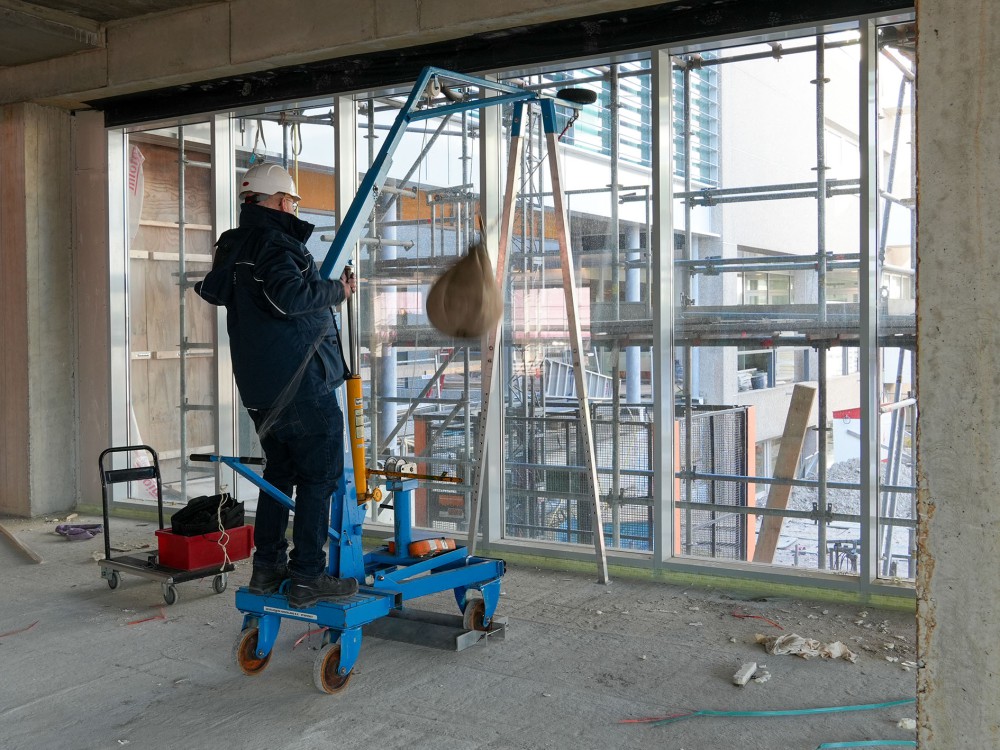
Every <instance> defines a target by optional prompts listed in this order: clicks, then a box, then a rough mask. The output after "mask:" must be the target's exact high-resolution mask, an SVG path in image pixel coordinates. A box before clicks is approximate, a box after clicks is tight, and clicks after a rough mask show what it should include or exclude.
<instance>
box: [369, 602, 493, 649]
mask: <svg viewBox="0 0 1000 750" xmlns="http://www.w3.org/2000/svg"><path fill="white" fill-rule="evenodd" d="M364 633H365V635H366V636H372V637H374V638H381V639H382V640H386V641H399V642H402V643H412V644H414V645H417V646H429V647H430V648H439V649H442V650H445V651H463V650H465V649H467V648H469V647H470V646H474V645H475V644H477V643H479V642H480V641H482V640H484V639H486V638H490V639H494V638H500V639H502V638H504V637H505V636H506V634H507V618H506V617H494V618H493V619H492V620H491V621H490V624H489V626H488V627H487V629H486V630H468V629H467V628H465V626H464V625H463V620H462V616H461V615H448V614H442V613H439V612H428V611H425V610H419V609H403V610H393V611H392V612H390V613H389V616H388V617H382V618H380V619H378V620H375V621H373V622H370V623H368V624H366V625H365V626H364Z"/></svg>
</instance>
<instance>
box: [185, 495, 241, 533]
mask: <svg viewBox="0 0 1000 750" xmlns="http://www.w3.org/2000/svg"><path fill="white" fill-rule="evenodd" d="M220 506H221V509H220ZM220 520H221V522H222V528H223V529H233V528H236V527H237V526H242V525H243V523H244V521H243V503H238V502H236V500H234V499H233V497H232V495H230V494H229V493H228V492H224V493H223V494H221V495H202V496H201V497H193V498H191V499H190V500H189V501H188V504H187V505H185V506H184V507H183V508H181V509H180V510H179V511H177V512H176V513H174V515H173V517H171V519H170V530H171V531H172V532H173V533H175V534H179V535H180V536H197V535H199V534H211V533H212V532H213V531H218V530H219V521H220Z"/></svg>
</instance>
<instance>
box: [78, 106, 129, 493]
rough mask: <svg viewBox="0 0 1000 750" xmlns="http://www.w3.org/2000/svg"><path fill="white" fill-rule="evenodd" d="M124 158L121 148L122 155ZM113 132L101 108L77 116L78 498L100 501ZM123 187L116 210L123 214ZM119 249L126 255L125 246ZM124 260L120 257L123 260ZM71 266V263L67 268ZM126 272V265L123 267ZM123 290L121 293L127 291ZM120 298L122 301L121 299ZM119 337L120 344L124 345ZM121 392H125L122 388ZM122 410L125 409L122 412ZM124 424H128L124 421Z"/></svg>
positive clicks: (106, 442) (105, 438) (106, 419)
mask: <svg viewBox="0 0 1000 750" xmlns="http://www.w3.org/2000/svg"><path fill="white" fill-rule="evenodd" d="M118 157H119V159H121V158H122V157H121V154H119V155H118ZM108 160H109V138H108V132H107V131H106V130H105V129H104V116H103V115H102V114H101V113H100V112H81V113H78V114H77V115H76V116H75V117H73V162H72V163H73V183H72V184H73V204H72V214H73V264H72V273H73V277H74V278H73V283H74V288H75V289H76V298H75V299H74V300H73V303H74V305H75V308H74V313H75V316H76V328H77V330H76V334H77V342H76V346H77V357H76V360H77V361H76V390H77V394H76V396H77V403H78V405H79V406H78V408H79V443H78V444H79V445H80V446H86V447H85V448H81V451H80V456H79V460H78V461H77V462H76V467H77V469H76V470H77V474H78V476H77V480H76V484H77V487H79V501H80V502H81V503H84V504H86V505H90V506H95V505H100V502H101V482H100V475H99V473H98V469H97V458H98V456H99V455H100V451H102V450H104V449H105V448H108V447H111V445H112V438H111V408H110V404H111V403H112V402H113V400H114V399H112V393H111V391H112V387H111V382H112V376H111V334H110V330H111V326H110V325H109V320H110V319H111V314H110V307H111V299H112V293H111V257H112V254H111V251H110V248H109V247H108V237H109V231H108V226H109V218H108V216H109V208H110V206H109V200H108V196H109V194H110V191H109V188H108V184H109V167H108ZM124 200H125V198H124V190H122V191H121V193H120V195H119V201H120V202H121V205H119V206H118V208H117V211H116V212H115V213H116V214H117V215H118V216H119V217H122V218H123V216H124ZM119 255H121V256H124V252H123V251H121V252H120V253H119ZM124 262H125V260H124V257H122V258H120V260H119V264H123V263H124ZM69 270H70V269H67V271H69ZM119 275H120V276H123V275H124V268H121V269H120V272H119ZM122 292H123V290H120V291H119V294H118V295H117V298H118V299H119V300H120V299H121V298H122V296H123V294H122ZM119 304H120V303H119ZM123 345H124V342H120V343H119V346H120V347H121V346H123ZM121 396H122V397H123V396H124V394H121ZM122 413H124V411H123V412H122ZM123 428H124V425H123Z"/></svg>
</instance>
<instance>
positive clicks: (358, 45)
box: [0, 0, 660, 108]
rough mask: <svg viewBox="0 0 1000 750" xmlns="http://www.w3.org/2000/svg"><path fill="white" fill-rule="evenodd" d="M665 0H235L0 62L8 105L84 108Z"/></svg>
mask: <svg viewBox="0 0 1000 750" xmlns="http://www.w3.org/2000/svg"><path fill="white" fill-rule="evenodd" d="M15 1H16V0H0V2H15ZM658 4H660V3H653V2H650V1H649V0H548V2H544V3H542V2H540V0H517V2H509V3H502V4H498V3H494V4H492V5H490V4H485V5H484V4H476V3H468V2H464V0H433V2H427V0H335V1H326V2H324V0H286V1H285V2H282V3H277V4H276V3H273V2H270V1H269V0H232V2H229V3H218V4H213V5H202V6H197V7H193V8H184V9H180V10H177V11H172V12H167V13H159V14H155V15H149V16H143V17H141V18H137V19H132V20H129V21H122V22H112V23H109V24H108V26H107V46H106V48H104V49H100V50H96V51H94V52H93V53H84V54H78V55H69V56H66V57H60V58H56V59H53V60H46V61H45V62H39V63H34V64H28V65H19V66H14V67H9V68H0V104H4V103H12V102H20V101H35V102H45V103H49V104H56V105H59V106H64V107H69V108H78V107H79V106H80V103H81V102H84V101H89V100H93V99H102V98H107V97H112V96H119V95H123V94H131V93H135V92H137V91H146V90H150V89H156V88H161V87H166V86H176V85H182V84H186V83H194V82H198V81H204V80H209V79H212V78H219V77H224V76H236V75H240V74H241V73H248V72H255V71H261V70H267V69H269V68H273V67H277V66H282V65H297V64H302V63H308V62H316V61H318V60H326V59H331V58H335V57H340V56H344V55H356V54H362V53H365V52H375V51H379V50H385V49H396V48H403V47H408V46H412V45H415V44H427V43H431V42H436V41H442V40H447V39H457V38H461V37H463V36H467V35H469V34H472V33H480V32H484V31H487V32H488V31H497V30H501V29H505V28H510V27H512V26H518V25H529V24H534V23H543V22H546V21H553V20H561V19H568V18H576V17H579V16H587V15H594V14H598V13H607V12H609V11H615V10H622V9H625V8H637V7H643V6H647V5H658Z"/></svg>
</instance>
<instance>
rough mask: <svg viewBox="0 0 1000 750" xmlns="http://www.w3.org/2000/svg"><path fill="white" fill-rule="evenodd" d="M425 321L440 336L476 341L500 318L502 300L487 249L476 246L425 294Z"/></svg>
mask: <svg viewBox="0 0 1000 750" xmlns="http://www.w3.org/2000/svg"><path fill="white" fill-rule="evenodd" d="M426 308H427V317H428V318H429V319H430V321H431V325H433V326H434V327H435V328H437V329H438V330H439V331H441V333H444V334H446V335H448V336H455V337H456V338H479V337H480V336H482V335H483V334H485V333H486V332H487V331H488V330H490V328H492V327H493V326H495V325H496V322H497V321H498V320H499V319H500V316H501V315H502V314H503V297H502V296H501V295H500V289H499V287H498V286H497V282H496V277H495V276H494V274H493V264H492V263H490V256H489V254H488V253H487V252H486V246H485V244H483V243H482V242H477V243H475V244H473V245H472V246H471V247H469V252H468V254H467V255H465V256H463V257H462V258H460V259H459V260H458V261H457V262H456V263H455V264H454V265H452V267H451V268H449V269H448V270H447V271H445V272H444V273H443V274H442V275H441V277H440V278H439V279H438V280H437V281H435V282H434V283H433V284H432V285H431V288H430V290H429V291H428V292H427V305H426Z"/></svg>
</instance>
